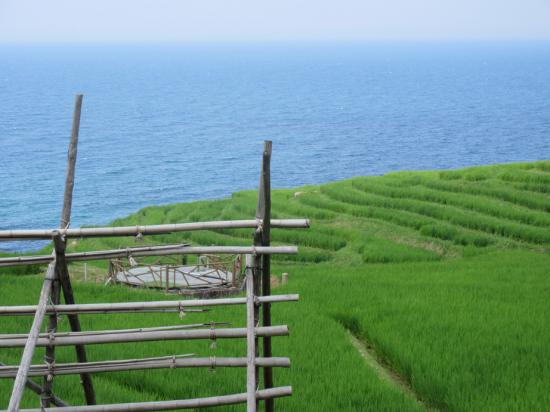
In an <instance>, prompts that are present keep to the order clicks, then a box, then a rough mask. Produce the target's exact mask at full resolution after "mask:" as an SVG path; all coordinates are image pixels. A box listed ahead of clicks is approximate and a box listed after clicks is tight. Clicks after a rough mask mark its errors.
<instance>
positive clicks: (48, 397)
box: [40, 233, 64, 408]
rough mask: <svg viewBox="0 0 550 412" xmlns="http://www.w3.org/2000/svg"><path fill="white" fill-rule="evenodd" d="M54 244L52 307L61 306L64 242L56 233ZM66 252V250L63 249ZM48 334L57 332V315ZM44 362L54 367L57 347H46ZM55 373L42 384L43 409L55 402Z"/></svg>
mask: <svg viewBox="0 0 550 412" xmlns="http://www.w3.org/2000/svg"><path fill="white" fill-rule="evenodd" d="M53 242H54V248H55V250H54V256H55V257H56V259H55V269H54V277H53V279H52V282H53V283H52V288H51V292H50V300H51V304H52V305H58V304H59V295H60V287H59V268H60V265H59V259H58V250H59V248H60V245H63V241H62V239H61V235H60V234H59V233H56V234H55V235H54V237H53ZM63 250H64V249H63ZM47 332H48V334H49V335H50V336H52V335H53V334H54V333H55V332H57V315H56V314H55V313H54V314H51V315H50V316H49V320H48V328H47ZM44 362H46V364H47V365H48V367H52V366H53V365H54V364H55V346H53V345H50V346H47V347H46V353H45V355H44ZM53 376H54V375H53V373H52V374H48V375H47V376H44V380H43V384H42V393H41V397H40V404H41V406H42V408H49V407H50V405H51V403H52V401H53V392H52V388H53Z"/></svg>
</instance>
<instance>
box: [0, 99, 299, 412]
mask: <svg viewBox="0 0 550 412" xmlns="http://www.w3.org/2000/svg"><path fill="white" fill-rule="evenodd" d="M81 107H82V95H77V97H76V103H75V111H74V117H73V128H72V133H71V140H70V144H69V151H68V166H67V175H66V180H65V193H64V201H63V209H62V212H61V219H60V224H59V228H58V229H38V230H2V231H0V241H1V240H25V239H51V240H52V241H53V246H54V250H53V252H52V254H51V255H43V256H24V257H7V258H1V259H0V266H14V265H32V264H47V265H48V267H47V270H46V273H45V276H44V282H43V285H42V290H41V292H40V296H39V298H38V303H37V304H36V305H30V306H29V305H27V306H3V307H0V316H33V317H34V319H33V323H32V326H31V329H30V331H29V333H28V334H0V349H1V348H17V347H19V348H24V349H23V354H22V356H21V361H20V364H19V365H18V366H9V365H8V366H7V365H4V364H0V365H2V366H0V378H11V379H15V381H14V384H13V390H12V393H11V398H10V402H9V405H8V409H7V410H8V411H9V412H15V411H19V410H23V411H37V412H38V411H44V410H50V408H51V407H52V406H56V407H62V408H63V410H65V411H74V412H77V411H85V412H92V411H102V412H106V411H138V410H139V411H153V410H174V409H189V408H201V407H211V406H220V405H233V404H241V403H242V404H246V405H247V410H248V411H256V410H257V409H258V405H259V402H260V401H264V405H265V410H266V411H273V410H274V404H273V400H274V399H275V398H278V397H283V396H290V395H291V394H292V388H291V387H289V386H280V387H275V386H274V382H273V368H277V367H289V366H290V360H289V359H288V358H284V357H283V358H281V357H273V356H272V346H271V338H272V337H273V336H285V335H288V327H287V326H286V325H272V324H271V305H272V304H273V303H277V302H292V301H297V300H298V295H271V283H270V255H272V254H292V253H297V248H296V247H294V246H271V245H270V230H271V228H280V227H282V228H307V227H309V222H308V220H306V219H283V220H275V219H273V220H272V219H271V192H270V160H271V142H270V141H266V142H265V143H264V151H263V159H262V171H261V177H260V185H259V193H258V204H257V212H256V216H255V219H250V220H233V221H219V222H192V223H176V224H166V225H152V226H128V227H100V228H82V229H72V228H69V222H70V220H71V219H70V218H71V205H72V197H73V196H72V194H73V187H74V176H75V165H76V157H77V146H78V134H79V125H80V113H81ZM227 228H252V229H254V236H253V242H252V245H251V246H208V247H202V246H190V245H165V246H146V247H135V248H126V249H119V250H100V251H93V252H80V253H66V247H67V240H68V239H70V238H89V237H108V236H138V237H142V236H145V235H154V234H168V233H175V232H180V231H189V230H205V229H208V230H216V229H227ZM212 253H215V254H243V255H245V256H246V270H245V282H246V297H234V298H220V299H194V300H187V299H184V300H170V301H152V302H124V303H122V302H121V303H88V304H76V302H75V298H74V293H73V289H72V286H71V280H70V277H69V268H68V263H69V262H74V261H88V260H100V259H112V258H121V257H128V256H136V257H137V256H162V255H184V254H212ZM61 295H63V297H64V300H65V304H61ZM222 305H245V306H246V327H245V328H231V327H227V326H228V324H226V323H214V322H213V323H208V324H201V323H198V324H189V325H182V326H159V327H152V328H151V327H150V328H139V329H126V330H105V331H90V332H85V331H82V330H81V327H80V322H79V316H83V315H87V314H98V313H106V314H114V313H144V312H153V313H158V312H179V313H180V314H185V313H186V312H201V311H204V310H207V309H206V308H208V307H215V306H222ZM260 315H261V319H260ZM59 316H67V318H68V320H69V324H70V329H71V331H70V332H58V331H57V322H58V317H59ZM46 318H47V320H48V322H47V327H46V332H45V333H43V332H42V333H41V329H42V324H43V322H44V320H45V319H46ZM191 339H246V348H247V351H246V356H243V357H241V358H238V357H237V358H235V357H215V358H213V357H209V358H200V357H193V355H180V356H165V357H156V358H144V359H126V360H117V361H112V360H103V361H93V362H90V361H88V357H87V354H86V345H95V344H105V343H122V342H147V341H158V340H191ZM260 343H261V345H260ZM58 346H74V347H75V351H76V360H77V362H75V363H60V364H57V363H55V350H56V348H57V347H58ZM260 346H261V349H262V354H261V356H260ZM37 347H44V348H45V356H44V364H41V365H32V364H31V363H32V357H33V354H34V352H35V348H37ZM243 355H244V354H243ZM200 367H203V368H212V367H230V368H246V372H247V381H246V388H245V387H244V382H243V392H242V393H239V394H229V395H222V396H213V397H207V398H198V399H186V400H174V401H157V402H136V403H125V404H109V405H97V404H96V394H95V391H94V385H93V381H92V377H91V375H92V374H93V373H97V372H110V371H130V370H143V369H172V368H200ZM260 368H261V369H262V373H263V388H260ZM167 373H169V372H167ZM69 374H78V375H80V378H81V383H82V386H83V390H84V394H85V399H86V405H83V406H69V405H68V404H67V402H65V401H63V400H62V399H60V398H59V397H57V396H56V395H55V394H54V391H53V381H54V377H55V376H56V375H69ZM31 377H41V378H42V383H41V384H40V383H37V382H35V381H33V380H31V379H30V378H31ZM25 388H28V389H30V390H31V391H33V392H35V393H36V394H38V395H39V396H40V408H37V409H20V402H21V398H22V395H23V391H24V389H25ZM245 389H246V390H245Z"/></svg>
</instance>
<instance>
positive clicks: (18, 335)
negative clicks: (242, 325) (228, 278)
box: [0, 322, 230, 340]
mask: <svg viewBox="0 0 550 412" xmlns="http://www.w3.org/2000/svg"><path fill="white" fill-rule="evenodd" d="M216 326H230V323H228V322H210V323H192V324H186V325H174V326H156V327H153V328H134V329H117V330H109V331H104V330H97V331H93V330H91V331H85V332H56V333H51V334H50V333H40V334H39V335H38V337H39V338H48V337H50V336H51V337H53V338H58V337H60V336H91V335H104V334H105V333H138V332H151V331H161V330H181V329H199V328H213V327H216ZM28 336H29V335H28V334H26V333H13V334H1V335H0V340H2V339H14V338H27V337H28Z"/></svg>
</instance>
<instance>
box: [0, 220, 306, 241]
mask: <svg viewBox="0 0 550 412" xmlns="http://www.w3.org/2000/svg"><path fill="white" fill-rule="evenodd" d="M259 224H261V221H258V220H257V219H248V220H220V221H211V222H190V223H171V224H163V225H145V226H119V227H90V228H78V229H67V230H64V231H63V232H62V234H63V235H64V236H65V237H66V238H67V239H69V238H88V237H110V236H137V235H162V234H169V233H174V232H186V231H191V230H217V229H250V228H257V227H258V225H259ZM271 227H274V228H304V229H305V228H308V227H309V220H308V219H273V220H271ZM56 230H58V229H18V230H0V240H29V239H51V238H52V236H53V235H54V232H55V231H56Z"/></svg>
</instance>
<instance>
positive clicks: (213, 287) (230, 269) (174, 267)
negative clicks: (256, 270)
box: [107, 255, 243, 295]
mask: <svg viewBox="0 0 550 412" xmlns="http://www.w3.org/2000/svg"><path fill="white" fill-rule="evenodd" d="M242 269H243V265H242V256H241V255H224V256H218V255H201V256H198V258H197V262H196V263H195V264H189V263H187V261H186V259H185V258H183V259H182V256H163V257H162V258H161V259H158V260H156V261H153V262H151V261H150V260H149V261H147V262H146V261H145V260H139V259H136V258H134V257H132V256H131V255H130V256H128V257H127V258H124V259H111V260H110V262H109V274H108V280H107V283H111V284H125V285H129V286H133V287H140V288H147V289H157V290H164V291H166V292H169V293H177V294H184V295H210V294H215V295H219V294H229V293H232V292H238V291H240V290H241V287H242V283H243V282H242V278H243V276H242Z"/></svg>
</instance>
